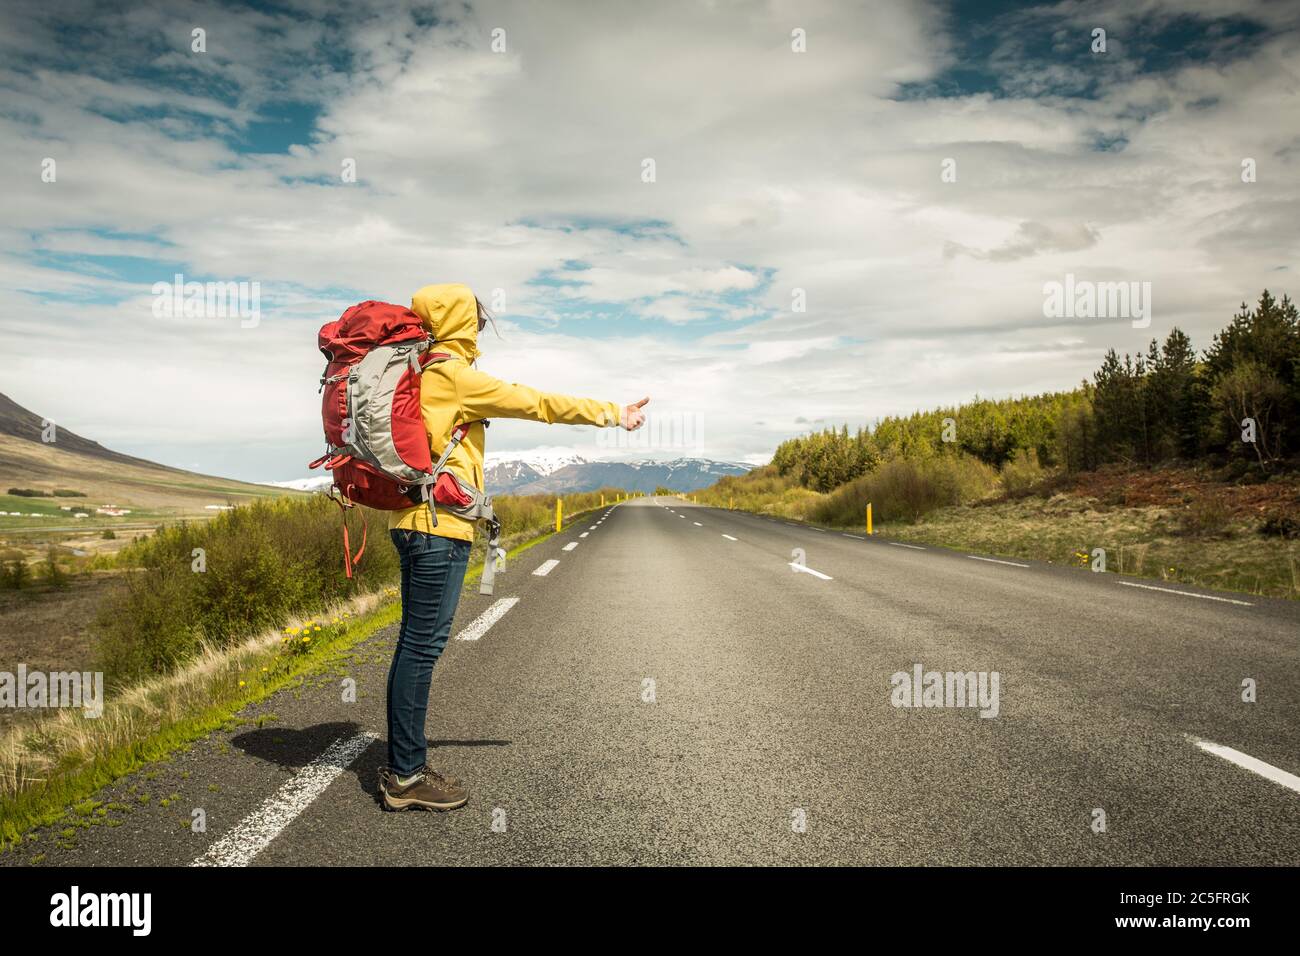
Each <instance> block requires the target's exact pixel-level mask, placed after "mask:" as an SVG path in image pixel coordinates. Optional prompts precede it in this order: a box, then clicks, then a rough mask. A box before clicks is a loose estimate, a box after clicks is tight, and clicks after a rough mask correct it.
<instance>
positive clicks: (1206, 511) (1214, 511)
mask: <svg viewBox="0 0 1300 956" xmlns="http://www.w3.org/2000/svg"><path fill="white" fill-rule="evenodd" d="M1231 520H1232V512H1231V511H1230V510H1229V508H1228V505H1227V503H1226V502H1225V501H1224V500H1223V498H1221V497H1220V496H1218V495H1207V496H1206V497H1203V498H1198V499H1196V500H1195V501H1193V502H1192V503H1191V504H1189V505H1188V506H1187V507H1186V508H1185V509H1184V510H1183V511H1182V513H1181V514H1180V515H1179V522H1178V530H1179V531H1180V532H1181V533H1182V534H1185V535H1193V536H1197V537H1211V536H1214V535H1220V534H1223V533H1224V532H1225V531H1226V530H1227V528H1228V524H1229V523H1230V522H1231Z"/></svg>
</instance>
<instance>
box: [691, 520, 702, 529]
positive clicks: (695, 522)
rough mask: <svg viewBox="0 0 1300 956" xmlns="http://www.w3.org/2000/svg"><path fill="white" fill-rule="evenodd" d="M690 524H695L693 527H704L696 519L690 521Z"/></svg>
mask: <svg viewBox="0 0 1300 956" xmlns="http://www.w3.org/2000/svg"><path fill="white" fill-rule="evenodd" d="M691 524H693V525H695V527H697V528H703V527H704V525H702V524H700V523H699V522H698V521H692V522H691Z"/></svg>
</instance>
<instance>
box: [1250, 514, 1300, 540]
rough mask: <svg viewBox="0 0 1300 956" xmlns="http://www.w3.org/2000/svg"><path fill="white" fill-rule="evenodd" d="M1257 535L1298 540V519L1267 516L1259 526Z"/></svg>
mask: <svg viewBox="0 0 1300 956" xmlns="http://www.w3.org/2000/svg"><path fill="white" fill-rule="evenodd" d="M1259 533H1260V534H1265V535H1272V536H1273V537H1277V538H1300V518H1293V517H1291V516H1290V515H1269V517H1267V518H1265V519H1264V521H1263V522H1262V523H1261V524H1260V526H1259Z"/></svg>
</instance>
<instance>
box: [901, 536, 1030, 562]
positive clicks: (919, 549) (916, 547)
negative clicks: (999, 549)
mask: <svg viewBox="0 0 1300 956" xmlns="http://www.w3.org/2000/svg"><path fill="white" fill-rule="evenodd" d="M889 543H890V544H892V545H893V546H894V547H895V548H911V549H912V550H913V551H924V550H926V549H925V548H923V547H921V546H920V545H919V544H903V542H901V541H891V542H889ZM966 557H968V558H971V557H974V555H971V554H968V555H966ZM981 560H984V561H992V560H993V559H992V558H983V559H981ZM1020 567H1022V568H1027V567H1029V565H1027V564H1022V565H1020Z"/></svg>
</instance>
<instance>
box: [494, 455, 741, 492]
mask: <svg viewBox="0 0 1300 956" xmlns="http://www.w3.org/2000/svg"><path fill="white" fill-rule="evenodd" d="M492 457H493V456H491V455H489V456H488V459H489V461H488V464H487V467H486V468H485V470H484V480H485V482H486V484H487V490H488V491H489V492H490V493H491V494H497V495H504V494H510V495H550V494H565V493H568V492H575V491H595V490H596V489H597V488H604V487H611V488H624V489H626V490H628V491H644V492H653V491H654V490H655V489H656V488H660V487H663V488H672V489H673V490H674V491H698V490H699V489H700V488H707V487H708V486H709V485H711V484H713V483H714V482H715V481H717V480H718V479H719V478H721V477H723V476H724V475H743V474H744V473H745V472H747V471H749V466H748V465H737V464H733V463H731V462H725V461H712V460H710V459H707V458H676V459H673V460H671V461H588V460H586V459H584V458H582V457H580V456H577V455H573V456H570V457H571V460H570V461H568V462H567V463H561V462H560V460H559V458H552V459H550V460H549V461H543V462H540V463H536V462H533V461H530V460H529V459H528V458H527V457H522V456H521V457H517V458H502V459H498V460H496V461H492ZM548 466H549V467H548Z"/></svg>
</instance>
